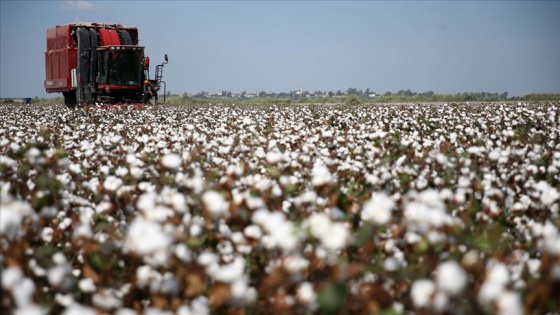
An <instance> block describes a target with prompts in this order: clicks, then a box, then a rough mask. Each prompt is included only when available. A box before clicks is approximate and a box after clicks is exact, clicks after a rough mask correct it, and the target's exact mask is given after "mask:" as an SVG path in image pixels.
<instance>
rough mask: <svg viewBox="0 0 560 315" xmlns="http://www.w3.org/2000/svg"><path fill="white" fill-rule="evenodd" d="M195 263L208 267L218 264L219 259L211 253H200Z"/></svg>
mask: <svg viewBox="0 0 560 315" xmlns="http://www.w3.org/2000/svg"><path fill="white" fill-rule="evenodd" d="M196 261H197V262H198V263H199V264H201V265H203V266H210V265H212V264H215V263H218V261H219V257H218V255H216V254H215V253H212V252H202V253H200V255H198V258H197V259H196Z"/></svg>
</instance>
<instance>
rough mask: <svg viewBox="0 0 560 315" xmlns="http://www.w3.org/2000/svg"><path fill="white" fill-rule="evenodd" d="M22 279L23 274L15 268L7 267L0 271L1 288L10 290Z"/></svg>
mask: <svg viewBox="0 0 560 315" xmlns="http://www.w3.org/2000/svg"><path fill="white" fill-rule="evenodd" d="M22 279H23V272H22V271H21V269H19V268H17V267H8V268H6V269H4V270H2V279H1V280H2V288H3V289H5V290H10V289H12V288H13V287H14V286H16V285H17V283H19V282H20V281H21V280H22Z"/></svg>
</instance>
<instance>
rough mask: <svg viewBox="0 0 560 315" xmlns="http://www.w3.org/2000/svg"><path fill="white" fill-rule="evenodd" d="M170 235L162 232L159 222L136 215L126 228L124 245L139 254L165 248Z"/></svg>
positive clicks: (169, 242) (168, 242)
mask: <svg viewBox="0 0 560 315" xmlns="http://www.w3.org/2000/svg"><path fill="white" fill-rule="evenodd" d="M170 244H171V237H170V236H169V235H168V234H166V233H164V232H163V229H162V227H161V225H160V224H159V223H156V222H153V221H150V220H147V219H144V218H142V217H139V216H137V217H136V218H135V219H134V220H133V221H132V223H131V224H130V227H129V228H128V231H127V235H126V239H125V242H124V247H125V249H126V250H130V251H133V252H136V253H138V254H140V255H147V254H152V253H154V252H156V251H158V250H164V251H165V250H167V247H168V246H169V245H170Z"/></svg>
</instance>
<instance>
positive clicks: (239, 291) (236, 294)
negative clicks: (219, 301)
mask: <svg viewBox="0 0 560 315" xmlns="http://www.w3.org/2000/svg"><path fill="white" fill-rule="evenodd" d="M231 298H232V299H233V300H234V302H236V303H239V304H245V305H248V304H252V303H254V302H255V301H256V300H257V291H256V290H255V288H253V287H249V286H248V285H247V282H246V280H243V279H237V280H236V281H235V282H233V283H232V284H231Z"/></svg>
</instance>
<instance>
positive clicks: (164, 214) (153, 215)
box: [142, 205, 173, 222]
mask: <svg viewBox="0 0 560 315" xmlns="http://www.w3.org/2000/svg"><path fill="white" fill-rule="evenodd" d="M142 213H144V216H145V217H146V219H148V220H152V221H156V222H164V221H165V220H167V218H169V217H171V216H173V210H172V209H170V208H169V207H166V206H163V205H157V206H155V207H153V208H149V210H144V211H142Z"/></svg>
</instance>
